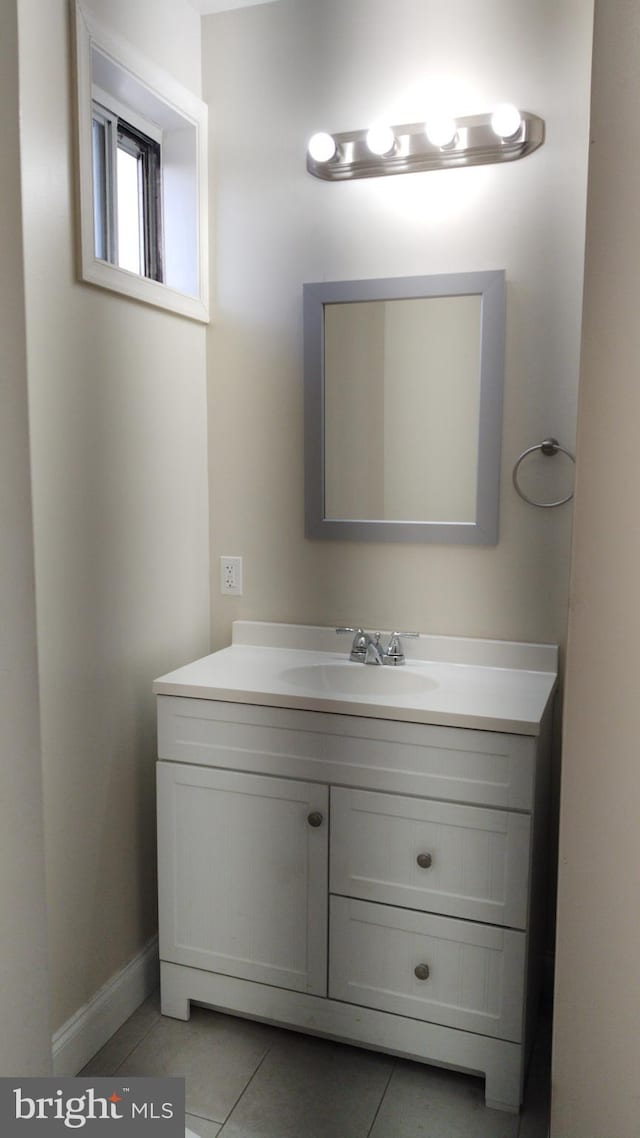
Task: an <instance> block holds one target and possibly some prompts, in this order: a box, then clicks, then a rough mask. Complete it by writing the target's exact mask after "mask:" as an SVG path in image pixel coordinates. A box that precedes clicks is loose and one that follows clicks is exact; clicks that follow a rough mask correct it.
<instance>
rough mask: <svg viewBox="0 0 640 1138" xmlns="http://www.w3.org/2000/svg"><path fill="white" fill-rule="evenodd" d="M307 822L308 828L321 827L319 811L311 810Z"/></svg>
mask: <svg viewBox="0 0 640 1138" xmlns="http://www.w3.org/2000/svg"><path fill="white" fill-rule="evenodd" d="M307 822H308V823H309V825H310V826H313V827H314V828H317V827H318V826H321V825H322V814H321V813H320V811H319V810H312V811H311V813H310V815H309V817H308V818H307Z"/></svg>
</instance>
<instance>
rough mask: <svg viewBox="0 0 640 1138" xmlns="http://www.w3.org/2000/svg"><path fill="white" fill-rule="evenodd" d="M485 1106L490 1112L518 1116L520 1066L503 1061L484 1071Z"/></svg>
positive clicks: (520, 1096) (519, 1063)
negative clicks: (500, 1111)
mask: <svg viewBox="0 0 640 1138" xmlns="http://www.w3.org/2000/svg"><path fill="white" fill-rule="evenodd" d="M484 1094H485V1104H486V1105H487V1106H488V1107H490V1108H491V1109H492V1110H503V1111H506V1112H507V1113H508V1114H518V1113H519V1111H520V1104H521V1102H522V1064H521V1061H520V1059H519V1058H518V1060H517V1061H516V1062H514V1061H511V1062H509V1061H507V1060H506V1059H504V1060H503V1061H502V1062H500V1063H496V1064H495V1066H493V1065H491V1066H490V1067H488V1069H487V1071H486V1081H485V1086H484Z"/></svg>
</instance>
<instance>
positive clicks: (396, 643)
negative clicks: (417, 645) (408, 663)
mask: <svg viewBox="0 0 640 1138" xmlns="http://www.w3.org/2000/svg"><path fill="white" fill-rule="evenodd" d="M403 636H408V637H409V638H410V639H411V640H417V639H418V637H419V636H420V633H419V632H393V633H392V634H391V637H390V639H389V643H388V644H387V647H386V649H385V652H384V662H385V664H396V665H397V664H404V650H403V647H402V641H401V639H400V638H401V637H403Z"/></svg>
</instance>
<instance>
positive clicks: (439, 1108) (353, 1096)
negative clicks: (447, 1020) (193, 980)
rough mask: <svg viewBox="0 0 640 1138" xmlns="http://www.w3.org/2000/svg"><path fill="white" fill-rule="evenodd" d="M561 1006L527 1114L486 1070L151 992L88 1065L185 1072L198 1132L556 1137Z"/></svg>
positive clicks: (300, 1136) (230, 1136)
mask: <svg viewBox="0 0 640 1138" xmlns="http://www.w3.org/2000/svg"><path fill="white" fill-rule="evenodd" d="M550 1020H551V1017H550V1012H549V1010H548V1009H546V1010H545V1011H544V1012H543V1014H542V1016H541V1020H540V1025H539V1029H538V1037H537V1040H536V1045H535V1049H534V1054H533V1059H532V1063H531V1069H530V1071H529V1077H528V1081H527V1089H526V1096H525V1103H524V1107H523V1109H522V1113H521V1114H520V1117H516V1116H515V1115H509V1114H504V1113H502V1112H500V1111H495V1110H488V1109H487V1108H486V1107H485V1105H484V1083H483V1080H482V1079H479V1078H473V1077H471V1076H469V1075H460V1074H457V1073H456V1072H454V1071H445V1070H439V1069H438V1068H436V1067H428V1066H425V1065H423V1064H420V1063H410V1062H407V1061H406V1060H404V1059H394V1058H393V1057H392V1056H389V1055H382V1054H378V1053H377V1052H373V1051H362V1050H360V1049H359V1048H357V1047H347V1046H343V1045H342V1044H337V1043H330V1042H327V1041H326V1040H321V1039H314V1038H313V1037H311V1036H306V1035H298V1034H296V1033H295V1032H290V1031H282V1030H280V1029H278V1028H275V1027H269V1026H267V1025H265V1024H259V1023H253V1022H251V1021H250V1020H243V1019H237V1018H235V1017H233V1016H226V1015H222V1014H220V1013H219V1012H213V1011H207V1010H205V1009H204V1008H198V1007H192V1012H191V1019H190V1020H189V1022H188V1023H183V1022H182V1021H180V1020H174V1019H168V1018H167V1017H163V1016H161V1015H160V1004H159V998H158V996H157V994H156V995H154V996H151V997H150V998H149V999H148V1000H147V1001H146V1003H144V1004H142V1005H141V1007H139V1008H138V1010H137V1011H136V1012H134V1014H133V1015H132V1016H131V1018H130V1019H129V1020H127V1022H126V1023H125V1024H124V1025H123V1026H122V1027H121V1028H120V1030H119V1031H118V1032H116V1034H115V1035H114V1036H113V1037H112V1038H111V1039H110V1040H109V1042H108V1043H107V1044H106V1045H105V1046H104V1047H103V1048H102V1050H101V1051H99V1052H98V1054H97V1055H95V1056H94V1058H93V1059H92V1060H91V1062H90V1063H89V1064H88V1065H87V1066H86V1067H85V1069H84V1071H82V1072H81V1074H82V1075H95V1076H100V1075H105V1076H110V1075H115V1074H116V1073H117V1074H120V1075H184V1076H185V1078H186V1096H187V1117H186V1124H187V1126H188V1127H189V1129H190V1130H192V1131H193V1132H194V1134H196V1135H198V1138H216V1136H219V1138H547V1134H548V1115H549V1051H550V1034H551V1033H550Z"/></svg>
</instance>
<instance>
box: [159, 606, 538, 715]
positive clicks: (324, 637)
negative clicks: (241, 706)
mask: <svg viewBox="0 0 640 1138" xmlns="http://www.w3.org/2000/svg"><path fill="white" fill-rule="evenodd" d="M404 644H405V652H406V655H407V663H406V664H405V665H403V666H402V667H399V668H393V667H384V668H382V667H372V666H367V665H364V664H354V663H351V662H350V660H349V648H350V639H349V637H343V638H341V639H338V637H337V636H336V635H335V632H334V631H333V630H329V629H325V628H314V627H313V626H308V625H276V624H268V623H263V622H257V621H237V622H235V623H234V626H233V643H232V645H231V647H229V648H223V649H222V650H221V651H220V652H214V653H212V655H210V656H205V657H203V658H202V659H201V660H196V661H194V662H193V663H191V664H186V665H185V666H184V667H182V668H178V669H177V670H176V671H174V672H169V673H168V674H167V675H165V676H161V677H160V678H159V679H157V680H156V681H155V684H154V692H155V693H156V694H157V695H176V696H187V697H190V698H197V699H214V700H222V701H225V702H231V703H252V704H260V705H267V706H270V707H290V708H297V709H302V710H308V711H323V712H331V713H333V714H340V715H361V716H368V717H373V718H376V719H394V720H401V721H404V722H408V723H432V724H440V725H442V726H447V727H451V726H455V727H470V728H475V729H480V730H485V731H508V732H511V733H513V734H518V735H537V734H539V731H540V724H541V721H542V718H543V715H544V713H545V710H546V709H547V707H548V706H549V703H550V701H551V699H552V696H553V693H554V690H555V687H556V682H557V648H556V646H555V645H547V644H543V645H539V644H516V643H510V642H507V641H493V640H472V639H466V638H462V637H432V636H421V637H420V639H419V640H407V641H405V642H404ZM353 669H361V670H362V673H364V672H365V669H366V673H367V674H362V673H361V672H358V673H357V674H356V675H354V673H353ZM371 673H376V674H375V675H371ZM343 674H344V676H345V680H344V684H345V687H349V686H352V685H354V684H355V685H356V686H360V684H362V685H363V686H364V687H366V686H367V685H368V684H369V682H370V683H371V685H372V687H374V688H375V691H374V692H372V693H362V692H349V691H344V690H340V688H341V686H342V685H341V679H342V675H343ZM398 687H400V688H401V689H402V688H405V687H406V688H407V689H411V690H406V691H404V690H396V689H397V688H398Z"/></svg>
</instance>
